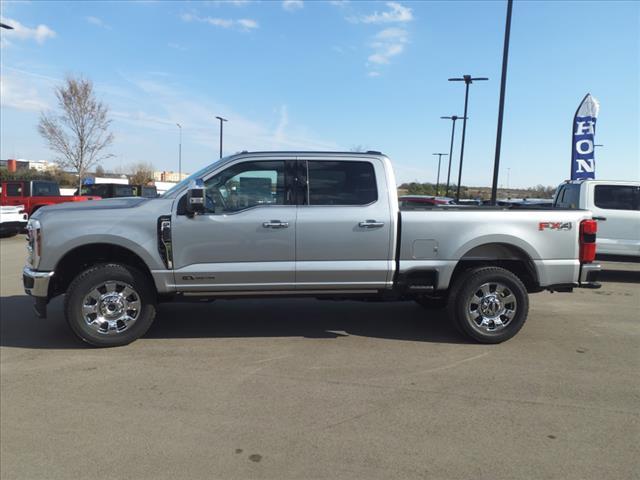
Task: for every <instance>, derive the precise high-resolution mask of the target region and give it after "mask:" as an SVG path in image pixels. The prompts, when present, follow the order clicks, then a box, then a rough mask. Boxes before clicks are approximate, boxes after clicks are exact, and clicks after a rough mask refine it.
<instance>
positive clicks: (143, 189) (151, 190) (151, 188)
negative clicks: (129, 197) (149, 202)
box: [135, 185, 158, 198]
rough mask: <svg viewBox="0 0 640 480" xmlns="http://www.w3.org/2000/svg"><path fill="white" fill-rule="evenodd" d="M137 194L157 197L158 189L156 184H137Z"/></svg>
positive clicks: (145, 196)
mask: <svg viewBox="0 0 640 480" xmlns="http://www.w3.org/2000/svg"><path fill="white" fill-rule="evenodd" d="M135 187H136V189H137V196H138V197H144V198H156V197H157V196H158V189H157V188H156V186H155V185H136V186H135Z"/></svg>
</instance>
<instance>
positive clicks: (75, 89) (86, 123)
mask: <svg viewBox="0 0 640 480" xmlns="http://www.w3.org/2000/svg"><path fill="white" fill-rule="evenodd" d="M55 94H56V98H57V99H58V107H59V109H60V112H59V114H58V115H54V114H53V113H49V112H41V114H40V123H39V124H38V132H40V135H42V137H43V138H44V139H45V140H46V141H47V143H48V144H49V148H50V149H51V150H53V151H54V152H56V154H57V155H58V156H57V158H56V160H57V161H58V162H59V164H60V166H61V167H63V168H69V169H72V170H74V171H76V172H78V188H82V178H83V176H84V175H85V174H86V172H88V171H89V169H90V168H91V167H92V166H93V165H95V164H96V163H98V162H99V161H101V160H104V159H106V158H109V157H112V156H113V155H111V154H109V153H106V152H105V149H106V148H108V147H109V146H110V145H111V143H112V142H113V134H112V133H109V125H110V124H111V120H109V118H108V111H109V110H108V108H107V106H106V105H105V104H104V103H102V102H100V101H99V100H98V99H97V98H96V97H95V94H94V92H93V83H92V82H91V81H90V80H87V79H84V78H73V77H70V76H69V77H67V79H66V80H65V83H64V84H63V85H60V86H57V87H56V88H55Z"/></svg>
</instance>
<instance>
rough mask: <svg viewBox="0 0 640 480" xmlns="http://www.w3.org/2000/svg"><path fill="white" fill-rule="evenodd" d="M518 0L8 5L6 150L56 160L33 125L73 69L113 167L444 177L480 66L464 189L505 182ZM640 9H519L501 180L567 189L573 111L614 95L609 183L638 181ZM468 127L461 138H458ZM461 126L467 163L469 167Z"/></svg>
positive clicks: (606, 125)
mask: <svg viewBox="0 0 640 480" xmlns="http://www.w3.org/2000/svg"><path fill="white" fill-rule="evenodd" d="M505 10H506V2H503V1H492V2H483V1H473V2H462V1H458V2H410V1H400V2H363V1H362V2H361V1H351V2H348V1H337V2H320V1H305V2H301V1H288V2H287V1H285V2H280V1H261V2H260V1H231V2H222V1H208V2H204V1H203V2H170V1H158V2H154V1H139V2H86V3H83V2H53V1H51V2H39V1H32V2H26V1H24V2H10V1H3V2H2V18H3V22H5V23H11V24H12V25H14V26H16V30H14V31H6V30H2V49H1V50H0V53H1V57H2V58H1V72H0V73H1V75H2V81H1V85H2V96H1V100H2V102H1V104H2V109H1V115H2V117H1V129H0V157H2V158H15V157H18V158H32V159H51V158H52V154H51V153H50V152H49V151H48V150H47V148H46V145H45V143H44V141H43V140H42V139H41V138H40V137H39V136H38V134H37V131H36V124H37V121H38V116H39V111H40V110H42V109H47V108H51V107H53V106H54V105H55V102H54V99H53V96H52V92H51V90H52V86H53V85H55V84H57V83H59V82H60V81H61V80H62V79H63V78H64V76H65V74H68V73H71V74H82V75H84V76H86V77H88V78H90V79H92V80H93V81H94V83H95V88H96V92H97V94H98V96H99V97H100V98H101V99H102V100H104V101H105V102H106V103H107V104H108V105H109V107H110V110H111V114H112V118H113V125H112V127H113V131H114V133H115V135H116V142H115V143H114V145H113V148H112V149H111V151H112V153H113V154H114V155H115V156H114V157H113V158H112V159H110V160H107V161H105V162H104V166H105V167H106V168H108V169H113V168H117V167H121V168H125V167H126V165H127V164H130V163H134V162H140V161H145V162H150V163H152V164H153V165H154V167H155V168H156V169H158V170H161V169H167V170H177V143H178V128H177V127H176V126H175V123H176V122H179V123H181V124H182V125H183V170H184V171H194V170H196V169H198V168H200V167H201V166H203V165H204V164H206V163H210V162H211V161H214V160H215V159H217V157H218V125H217V123H216V122H217V121H216V120H215V118H214V117H215V116H216V115H222V116H225V117H226V118H228V119H229V122H228V123H227V124H225V138H224V140H225V154H227V153H233V152H236V151H239V150H245V149H247V150H257V149H263V150H270V149H305V150H308V149H328V150H334V149H341V150H349V149H351V148H353V147H356V146H362V147H365V148H367V149H373V150H381V151H383V152H385V153H386V154H388V155H389V156H390V157H391V158H392V160H393V161H394V165H395V167H396V173H397V176H398V180H399V182H402V181H413V180H418V181H435V175H436V166H437V165H436V163H437V161H436V158H437V157H433V156H432V155H431V154H432V153H433V152H438V151H441V152H447V151H448V149H449V135H450V128H451V124H450V122H449V121H445V120H440V118H439V117H440V116H443V115H452V114H459V115H461V114H462V110H463V100H464V87H463V84H462V83H451V82H447V78H448V77H452V76H460V75H462V74H465V73H470V74H472V75H475V76H487V77H489V78H490V81H488V82H482V83H477V84H474V85H472V86H471V93H470V106H469V116H470V120H469V123H468V126H467V139H466V146H465V159H464V167H465V168H464V172H463V183H464V184H467V185H490V183H491V178H492V169H493V157H494V148H495V135H496V121H497V110H498V95H499V85H500V68H501V61H502V42H503V34H504V17H505ZM639 25H640V4H639V3H638V2H612V1H608V2H604V1H603V2H597V1H587V2H542V1H531V2H524V1H516V2H515V4H514V11H513V23H512V36H511V50H510V59H509V76H508V84H507V97H506V109H505V124H504V125H505V126H504V133H503V149H502V166H503V168H502V170H501V177H500V184H501V185H503V184H506V176H507V174H506V172H507V170H506V169H507V168H509V169H510V185H511V186H530V185H536V184H544V185H556V184H558V183H560V182H561V181H563V180H564V179H566V178H567V177H568V174H569V168H570V161H569V160H570V140H571V138H570V134H571V121H572V116H573V114H574V112H575V109H576V108H577V106H578V103H579V102H580V100H581V99H582V97H583V96H584V94H585V93H587V92H591V93H592V94H593V95H594V96H596V97H597V98H598V100H599V101H600V103H601V109H600V117H599V119H598V130H597V135H596V141H597V143H602V144H604V145H605V146H604V147H603V148H600V149H598V150H597V151H596V164H597V166H596V175H597V178H609V179H631V178H632V179H638V178H640V159H639V147H638V143H639V140H638V138H639V136H638V134H639V132H640V125H639V120H638V118H639V109H640V98H639V92H640V81H639V80H640V79H639V57H640V51H639V44H640V38H639V33H638V32H639ZM458 132H460V130H458ZM459 139H460V136H459V135H458V138H457V141H456V145H455V151H454V163H453V165H454V167H453V168H454V170H455V169H456V168H457V164H458V159H459Z"/></svg>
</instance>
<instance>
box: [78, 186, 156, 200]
mask: <svg viewBox="0 0 640 480" xmlns="http://www.w3.org/2000/svg"><path fill="white" fill-rule="evenodd" d="M76 193H78V191H77V190H76ZM82 194H83V195H99V196H100V197H101V198H122V197H145V198H156V197H157V196H158V190H157V189H156V187H155V186H147V185H127V184H122V183H93V184H91V185H83V186H82Z"/></svg>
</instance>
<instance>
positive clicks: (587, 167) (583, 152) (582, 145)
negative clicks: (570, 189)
mask: <svg viewBox="0 0 640 480" xmlns="http://www.w3.org/2000/svg"><path fill="white" fill-rule="evenodd" d="M599 110H600V104H599V103H598V101H597V100H596V99H595V98H594V97H592V96H591V94H590V93H587V94H586V95H585V97H584V98H583V99H582V102H580V106H579V107H578V110H576V114H575V116H574V117H573V138H572V141H571V180H580V179H585V178H596V159H595V155H594V138H595V135H596V120H597V118H598V111H599Z"/></svg>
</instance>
